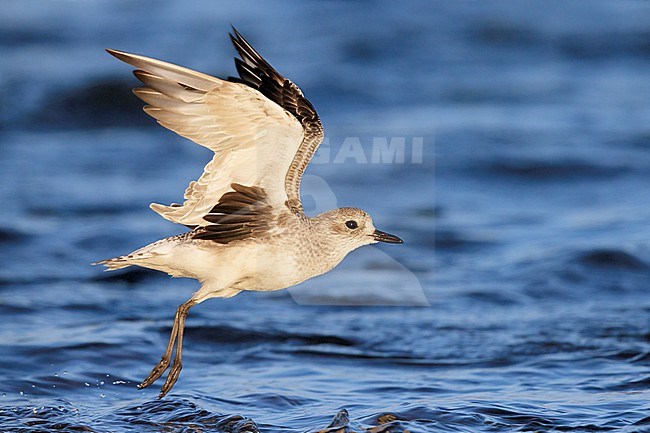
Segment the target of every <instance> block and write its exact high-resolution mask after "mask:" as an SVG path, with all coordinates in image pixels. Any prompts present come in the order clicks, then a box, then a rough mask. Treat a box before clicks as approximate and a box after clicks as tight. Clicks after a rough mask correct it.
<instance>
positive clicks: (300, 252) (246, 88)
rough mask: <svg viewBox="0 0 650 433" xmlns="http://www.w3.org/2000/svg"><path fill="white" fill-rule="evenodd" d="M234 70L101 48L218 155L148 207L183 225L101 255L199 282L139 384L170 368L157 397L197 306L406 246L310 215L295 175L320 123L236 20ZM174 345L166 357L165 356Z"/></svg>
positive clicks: (355, 225)
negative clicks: (168, 201) (383, 246)
mask: <svg viewBox="0 0 650 433" xmlns="http://www.w3.org/2000/svg"><path fill="white" fill-rule="evenodd" d="M230 38H231V40H232V42H233V44H234V46H235V48H236V50H237V52H238V53H239V56H240V58H235V65H236V67H237V72H238V75H239V77H237V78H232V77H231V78H228V79H226V80H222V79H219V78H215V77H212V76H210V75H206V74H203V73H200V72H196V71H193V70H190V69H186V68H183V67H180V66H176V65H173V64H170V63H166V62H162V61H160V60H155V59H151V58H147V57H143V56H139V55H136V54H129V53H125V52H122V51H116V50H107V51H108V53H110V54H112V55H113V56H115V57H117V58H118V59H119V60H121V61H123V62H126V63H128V64H130V65H132V66H134V67H135V68H136V70H135V71H134V74H135V76H136V77H137V78H138V79H139V80H140V81H141V82H142V83H144V85H145V86H144V87H140V88H137V89H135V90H134V93H135V94H136V95H137V96H138V97H139V98H140V99H141V100H143V101H144V102H145V103H146V104H148V105H146V106H145V107H144V111H145V112H146V113H147V114H149V115H150V116H152V117H153V118H155V119H156V120H157V121H158V123H160V124H161V125H162V126H164V127H165V128H167V129H170V130H172V131H174V132H176V133H177V134H179V135H181V136H183V137H186V138H188V139H190V140H192V141H194V142H195V143H197V144H199V145H201V146H204V147H207V148H208V149H210V150H212V151H213V152H214V157H213V158H212V160H211V161H210V162H209V163H208V164H207V165H206V166H205V169H204V171H203V174H202V175H201V177H200V178H199V179H198V180H197V181H193V182H191V183H190V184H189V186H188V187H187V190H186V191H185V196H184V199H185V201H184V203H183V204H182V205H179V204H172V205H170V206H164V205H161V204H156V203H153V204H151V209H153V210H154V211H156V212H157V213H158V214H160V215H161V216H162V217H163V218H166V219H168V220H169V221H172V222H174V223H178V224H183V225H185V226H187V227H188V228H189V229H190V231H188V232H186V233H184V234H181V235H177V236H171V237H168V238H165V239H162V240H159V241H157V242H154V243H152V244H149V245H147V246H145V247H142V248H140V249H139V250H136V251H134V252H132V253H130V254H127V255H124V256H121V257H115V258H112V259H108V260H104V261H101V262H99V264H102V265H105V266H106V267H107V268H108V269H107V270H115V269H122V268H126V267H128V266H133V265H135V266H141V267H144V268H149V269H155V270H158V271H162V272H166V273H168V274H169V275H171V276H174V277H188V278H195V279H197V280H198V281H199V282H200V283H201V288H200V289H199V290H198V291H196V293H194V295H193V296H192V297H191V298H190V299H189V300H188V301H187V302H185V303H183V304H181V305H180V306H179V307H178V309H177V311H176V316H175V318H174V324H173V327H172V331H171V336H170V338H169V343H168V345H167V350H166V351H165V353H164V355H163V357H162V359H161V360H160V362H159V363H158V364H157V365H156V366H155V367H154V368H153V370H152V371H151V373H150V374H149V376H148V377H147V378H146V379H145V380H144V381H143V382H142V383H141V384H140V385H139V388H145V387H147V386H149V385H151V384H152V383H154V382H155V381H156V380H157V379H159V378H160V377H161V376H162V375H163V373H164V372H165V371H166V370H167V369H168V368H169V367H170V362H171V369H170V371H169V373H168V375H167V379H166V381H165V383H164V385H163V386H162V389H161V391H160V397H163V396H164V395H165V394H167V393H168V392H169V391H170V390H171V389H172V387H173V386H174V384H175V383H176V381H177V380H178V376H179V374H180V371H181V367H182V350H183V330H184V327H185V319H186V317H187V314H188V312H189V310H190V308H192V307H193V306H194V305H197V304H199V303H201V302H203V301H205V300H206V299H209V298H228V297H231V296H235V295H236V294H238V293H239V292H241V291H242V290H257V291H271V290H281V289H285V288H287V287H290V286H293V285H295V284H298V283H301V282H303V281H305V280H307V279H309V278H312V277H314V276H316V275H320V274H323V273H325V272H328V271H329V270H331V269H332V268H334V267H335V266H336V265H338V264H339V263H340V262H341V260H343V258H344V257H345V256H346V255H347V254H348V253H349V252H351V251H352V250H354V249H356V248H359V247H361V246H363V245H368V244H373V243H376V242H388V243H402V240H401V239H400V238H398V237H397V236H394V235H391V234H388V233H385V232H382V231H380V230H377V229H376V228H375V226H374V225H373V223H372V219H371V218H370V215H368V214H367V213H366V212H364V211H362V210H360V209H355V208H340V209H334V210H331V211H328V212H324V213H322V214H320V215H318V216H315V217H309V216H307V215H305V213H304V212H303V207H302V203H301V201H300V179H301V177H302V174H303V172H304V171H305V168H306V167H307V164H308V163H309V160H310V159H311V157H312V155H313V154H314V152H315V151H316V149H317V148H318V146H319V145H320V143H321V141H322V139H323V127H322V125H321V121H320V119H319V117H318V115H317V114H316V111H315V110H314V107H313V106H312V104H311V103H310V102H309V101H308V100H307V99H306V98H305V97H304V95H303V93H302V92H301V91H300V89H299V88H298V87H297V86H296V85H295V84H294V83H293V82H291V81H289V80H288V79H286V78H284V77H283V76H282V75H280V74H279V73H278V72H277V71H276V70H275V69H274V68H273V67H272V66H271V65H270V64H269V63H268V62H267V61H266V60H264V59H263V58H262V56H260V55H259V54H258V53H257V51H255V50H254V49H253V47H252V46H251V45H250V44H249V43H248V42H247V41H246V39H244V37H243V36H242V35H241V34H240V33H239V32H237V30H235V29H234V28H233V33H232V34H230ZM174 347H175V348H176V351H175V355H174V360H173V362H172V361H171V357H172V352H173V351H174Z"/></svg>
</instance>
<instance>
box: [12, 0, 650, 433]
mask: <svg viewBox="0 0 650 433" xmlns="http://www.w3.org/2000/svg"><path fill="white" fill-rule="evenodd" d="M649 18H650V3H647V2H632V1H630V2H627V1H625V2H609V1H592V2H565V1H550V2H535V3H533V2H519V1H515V0H512V1H501V2H468V1H466V2H442V1H440V2H406V3H404V2H394V3H388V2H337V1H333V2H295V3H284V2H282V3H280V2H256V3H243V4H239V5H231V4H229V3H217V2H213V1H207V0H206V1H190V2H182V3H181V2H171V1H156V2H154V1H142V2H126V1H114V0H111V1H108V0H106V1H94V2H77V1H65V2H38V1H23V2H13V3H9V2H4V3H2V5H1V6H0V52H1V53H2V61H1V62H0V76H2V80H1V81H0V92H1V98H0V100H1V102H0V180H1V183H0V185H1V187H0V202H1V203H2V205H3V206H2V212H0V248H1V250H0V251H1V255H0V263H1V265H0V318H1V321H2V322H1V323H2V326H1V327H0V431H2V432H12V433H13V432H51V431H64V432H79V431H86V432H118V433H121V432H132V431H142V432H249V431H257V430H260V431H264V432H276V431H283V432H284V431H292V432H303V431H319V430H323V429H326V428H329V431H356V432H359V431H364V430H366V429H368V431H369V432H380V431H386V432H401V431H407V430H408V431H410V432H440V431H443V432H444V431H454V432H456V431H466V432H480V431H485V432H501V431H503V432H506V431H507V432H510V431H578V432H583V431H623V432H640V431H650V287H649V282H650V205H649V203H650V195H649V194H648V191H650V80H649V78H650V42H649V41H650V25H649V23H650V21H649ZM230 22H232V23H234V24H235V25H236V26H237V27H238V29H239V30H240V31H242V32H243V33H244V34H245V35H246V36H247V38H248V39H249V40H250V41H251V42H253V43H254V45H255V46H256V48H257V49H258V50H259V51H260V52H261V53H262V54H264V55H265V56H266V57H267V58H268V59H269V60H270V62H271V63H272V64H273V65H274V66H275V67H276V68H277V69H278V70H280V71H281V72H282V73H284V74H285V75H286V76H288V77H290V78H291V79H293V80H294V81H295V82H297V83H298V84H299V85H300V86H301V88H302V89H303V90H304V92H305V93H306V95H307V96H308V97H309V99H310V100H311V101H312V102H313V104H314V106H315V107H316V108H317V110H318V112H319V114H320V116H321V118H322V119H323V122H324V124H325V128H326V130H327V135H328V142H327V143H328V144H327V145H326V146H324V148H323V149H324V150H327V152H329V154H327V153H321V154H320V159H319V161H318V163H315V164H313V165H312V166H310V168H309V170H308V172H307V174H308V176H307V177H306V179H305V185H304V189H303V193H304V195H305V203H306V206H307V208H308V209H309V210H310V212H312V213H314V212H318V211H320V210H324V209H328V208H331V207H335V206H344V205H354V206H358V207H361V208H364V209H366V210H368V211H369V212H370V213H371V214H372V215H373V216H374V220H375V223H376V225H377V226H378V227H380V228H381V229H383V230H386V231H388V232H391V233H396V234H398V235H399V236H401V237H402V238H403V239H404V240H405V241H406V243H405V244H404V245H399V246H393V245H385V246H378V247H374V246H373V247H366V248H364V249H361V250H358V251H356V252H354V253H352V254H351V255H350V256H349V257H348V258H347V259H346V261H345V263H344V264H343V265H342V266H341V267H340V268H339V269H337V270H335V271H333V272H331V273H330V274H328V275H327V276H323V277H319V278H317V279H315V280H313V281H311V282H309V283H308V284H305V285H303V286H300V287H297V288H294V289H291V290H289V291H282V292H276V293H266V294H265V293H243V294H241V295H239V296H236V297H235V298H232V299H228V300H211V301H207V302H205V303H204V304H201V305H200V306H198V307H195V308H193V309H192V311H191V313H190V316H189V318H188V322H187V332H186V344H185V350H184V369H183V372H182V374H181V377H180V380H179V382H178V383H177V385H176V387H175V388H174V389H173V391H172V392H171V393H170V394H169V395H168V396H167V397H165V398H164V399H163V400H158V399H157V394H158V391H159V386H160V385H158V384H157V385H155V386H152V387H151V388H149V389H146V390H142V391H140V390H137V389H136V384H137V383H139V382H140V381H141V380H142V379H143V378H144V377H145V376H146V375H147V374H148V372H149V370H150V369H151V368H152V366H153V365H154V364H155V363H156V362H157V361H158V360H159V358H160V355H161V354H162V352H163V350H164V347H165V345H166V340H167V338H168V334H169V332H170V328H171V322H172V318H173V314H174V311H175V309H176V307H177V306H178V305H179V304H180V303H182V302H184V301H185V300H186V299H187V298H188V297H189V296H190V295H191V293H192V292H193V290H195V289H196V288H197V287H198V284H197V283H196V282H194V281H190V280H171V279H169V278H168V277H166V276H164V275H161V274H158V273H155V272H152V271H145V270H138V269H133V270H128V271H126V272H121V273H102V272H101V270H100V269H98V268H95V267H92V266H90V265H89V263H91V262H93V261H96V260H99V259H104V258H107V257H112V256H115V255H119V254H123V253H126V252H129V251H131V250H133V249H135V248H137V247H140V246H142V245H144V244H146V243H149V242H151V241H153V240H156V239H159V238H162V237H165V236H169V235H172V234H175V233H179V232H180V231H182V230H183V228H182V227H178V226H175V225H173V224H171V223H168V222H166V221H164V220H162V219H161V218H159V217H158V216H157V215H156V214H154V213H153V212H151V211H150V210H149V209H148V208H147V205H148V204H149V203H150V202H152V201H155V202H160V203H170V202H174V201H179V200H180V198H181V196H182V192H183V190H184V188H185V186H186V184H187V182H188V181H189V180H191V179H193V178H196V176H198V175H199V173H200V169H201V167H202V166H203V165H204V164H205V163H206V162H207V160H208V158H209V157H210V154H209V152H207V151H206V150H205V149H202V148H199V147H198V146H194V145H192V144H191V143H189V142H187V141H186V140H184V139H182V138H180V137H177V136H175V135H174V134H172V133H169V132H167V131H165V130H163V129H162V128H160V127H159V126H157V125H156V124H155V122H154V121H153V120H151V119H150V118H148V117H147V116H146V115H145V114H144V113H142V112H141V104H140V102H139V101H138V100H137V99H136V98H135V97H134V96H133V95H132V94H131V93H130V88H131V87H134V86H135V85H136V80H135V79H134V78H133V77H132V76H131V75H130V70H129V68H128V67H126V66H124V65H122V64H120V63H119V62H117V61H115V60H114V59H113V58H111V57H110V56H108V55H107V54H106V53H105V52H104V51H103V49H104V48H106V47H111V48H117V49H122V50H127V51H134V52H138V53H143V54H147V55H150V56H154V57H158V58H163V59H166V60H169V61H173V62H176V63H180V64H183V65H187V66H190V67H193V68H196V69H199V70H203V71H206V72H209V73H214V74H218V75H220V76H227V75H230V74H234V73H235V69H234V65H233V63H232V57H233V54H234V52H233V49H232V48H231V47H230V45H229V41H228V39H227V32H228V31H229V23H230ZM400 137H401V138H402V139H403V140H404V143H405V152H406V155H404V156H405V161H404V163H397V159H393V160H391V159H390V158H387V160H381V161H380V162H381V163H372V152H373V146H376V144H373V142H377V143H378V142H379V141H381V140H382V139H384V140H387V139H394V140H395V139H399V138H400ZM346 140H347V141H346ZM396 142H397V141H395V143H396ZM418 142H421V143H422V153H421V158H420V159H418V154H417V143H418ZM355 143H358V146H360V149H361V150H362V152H361V153H359V152H358V150H359V148H356V151H355V152H352V153H351V154H350V153H345V152H346V149H347V150H349V149H351V148H352V147H350V146H357V144H355ZM414 143H416V144H414ZM414 146H415V147H414ZM353 150H354V149H353ZM342 151H343V152H344V153H343V154H342V153H341V152H342ZM341 155H342V156H341ZM346 155H347V157H345V156H346ZM337 156H339V160H336V157H337ZM364 159H365V160H366V161H368V162H367V163H363V160H364Z"/></svg>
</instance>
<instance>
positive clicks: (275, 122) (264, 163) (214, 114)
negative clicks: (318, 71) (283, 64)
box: [107, 33, 322, 226]
mask: <svg viewBox="0 0 650 433" xmlns="http://www.w3.org/2000/svg"><path fill="white" fill-rule="evenodd" d="M237 35H238V37H241V35H239V34H238V33H237ZM242 41H243V38H242ZM243 42H245V41H243ZM246 45H247V46H248V44H246ZM251 50H252V48H251ZM107 51H108V52H109V53H110V54H112V55H113V56H115V57H117V58H118V59H120V60H122V61H124V62H126V63H129V64H130V65H132V66H134V67H136V68H137V70H136V71H134V74H135V76H136V77H137V78H138V79H139V80H140V81H142V82H143V83H144V84H145V85H146V87H143V88H139V89H135V90H134V93H135V94H136V95H137V96H138V97H139V98H140V99H142V100H143V101H144V102H146V103H147V104H148V105H147V106H146V107H145V111H146V112H147V114H149V115H150V116H152V117H154V118H155V119H157V120H158V123H160V124H161V125H162V126H164V127H165V128H167V129H170V130H172V131H174V132H176V133H177V134H179V135H181V136H183V137H186V138H189V139H190V140H192V141H194V142H196V143H197V144H200V145H202V146H205V147H207V148H209V149H211V150H212V151H213V152H214V153H215V156H214V157H213V159H212V161H210V162H209V163H208V164H207V165H206V166H205V169H204V172H203V175H202V176H201V177H200V178H199V179H198V181H193V182H191V183H190V185H189V186H188V187H187V190H186V191H185V196H184V198H185V201H184V203H183V204H182V205H180V206H179V205H172V206H163V205H160V204H155V203H153V204H152V205H151V208H152V209H153V210H154V211H156V212H158V213H159V214H160V215H162V216H163V217H164V218H166V219H168V220H170V221H173V222H176V223H180V224H185V225H188V226H206V225H209V223H208V222H207V221H206V220H205V219H204V217H205V216H206V215H207V214H208V213H209V212H210V211H211V210H212V209H213V208H214V207H215V205H216V204H218V203H219V202H220V200H221V199H222V197H224V194H227V193H229V192H233V186H232V185H233V184H238V185H241V186H249V187H257V188H261V189H262V190H263V191H264V192H265V203H266V204H267V205H269V206H271V208H272V209H274V212H275V213H278V212H284V210H286V209H287V207H288V208H289V209H290V210H291V211H292V212H294V213H298V212H301V211H302V207H301V205H300V200H299V195H298V189H299V184H300V175H301V174H302V171H304V167H303V168H302V170H300V173H298V171H299V170H298V168H295V167H302V165H303V163H302V162H301V161H302V159H303V158H304V157H299V156H298V155H305V154H306V153H309V152H310V151H309V150H307V149H306V148H305V145H307V146H308V147H309V146H311V144H310V143H311V141H313V136H314V134H311V133H310V134H307V129H305V126H304V125H305V124H308V125H312V124H313V123H309V122H307V123H301V122H302V120H301V118H299V117H297V115H296V114H294V113H292V112H291V111H289V110H288V109H287V108H285V106H287V105H286V104H285V106H283V105H281V104H280V103H278V102H276V101H275V100H272V99H269V98H268V97H266V95H265V94H264V90H258V89H256V88H255V87H254V86H251V85H250V84H249V83H248V82H247V81H246V79H245V78H241V79H239V80H238V82H233V81H225V80H221V79H219V78H215V77H212V76H210V75H206V74H203V73H200V72H196V71H192V70H190V69H187V68H183V67H180V66H176V65H173V64H170V63H166V62H162V61H159V60H155V59H151V58H147V57H143V56H139V55H135V54H129V53H125V52H120V51H115V50H107ZM253 53H255V52H254V51H253ZM255 55H257V57H259V55H258V54H257V53H255ZM242 56H243V55H242ZM259 59H261V57H259ZM262 61H263V62H264V64H265V65H268V63H266V62H265V61H264V60H263V59H262ZM240 62H241V61H240ZM239 68H240V67H238V69H239ZM268 68H270V66H268ZM269 70H273V69H272V68H270V69H269ZM240 72H241V71H240ZM275 74H276V75H277V77H280V75H279V74H277V72H275ZM285 82H288V83H290V85H291V86H293V88H294V90H293V93H294V94H295V95H297V96H295V98H294V99H291V98H289V97H288V96H287V98H285V99H283V100H281V101H280V102H281V103H285V102H286V101H291V100H294V101H296V103H295V107H296V109H297V107H298V106H303V105H304V102H299V101H301V100H303V101H306V99H304V97H303V96H302V93H301V92H300V90H299V89H298V88H297V87H296V86H295V85H293V83H291V82H289V81H288V80H285ZM296 91H297V93H296ZM287 95H289V93H287ZM306 103H307V104H308V105H305V106H308V107H311V104H309V102H306ZM311 110H312V111H313V108H311ZM293 111H296V110H293ZM296 113H297V111H296ZM314 116H316V114H315V113H314ZM315 119H316V121H317V124H318V127H319V130H320V131H322V128H320V122H318V120H317V119H318V118H317V116H316V117H315ZM320 134H321V135H320V136H321V137H322V132H321V133H320ZM308 136H309V137H310V140H308V138H307V137H308ZM319 142H320V139H319ZM317 145H318V143H317V144H316V145H315V146H314V151H315V148H316V147H317ZM312 154H313V151H311V153H310V154H309V158H311V155H312ZM307 163H308V159H307V161H306V162H304V166H305V167H306V165H307ZM292 173H293V174H292ZM289 179H291V180H290V181H289ZM294 185H295V186H294Z"/></svg>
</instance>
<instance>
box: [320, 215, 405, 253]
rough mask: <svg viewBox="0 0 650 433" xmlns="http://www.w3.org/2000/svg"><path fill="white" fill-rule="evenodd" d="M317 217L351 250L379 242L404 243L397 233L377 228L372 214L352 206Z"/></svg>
mask: <svg viewBox="0 0 650 433" xmlns="http://www.w3.org/2000/svg"><path fill="white" fill-rule="evenodd" d="M317 219H319V220H321V221H322V223H321V224H322V225H323V226H324V230H325V231H327V232H328V233H331V235H333V236H334V237H335V239H336V240H337V242H340V244H341V245H346V246H348V247H349V250H350V251H352V250H354V249H356V248H359V247H362V246H364V245H369V244H376V243H377V242H386V243H389V244H402V243H404V241H402V240H401V239H400V238H398V237H397V236H395V235H391V234H388V233H385V232H382V231H381V230H377V229H376V228H375V226H374V225H373V223H372V218H371V217H370V215H368V213H366V212H364V211H362V210H361V209H356V208H352V207H343V208H339V209H334V210H331V211H328V212H325V213H323V214H320V215H319V216H318V217H317Z"/></svg>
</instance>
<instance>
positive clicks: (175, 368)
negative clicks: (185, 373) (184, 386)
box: [158, 360, 183, 398]
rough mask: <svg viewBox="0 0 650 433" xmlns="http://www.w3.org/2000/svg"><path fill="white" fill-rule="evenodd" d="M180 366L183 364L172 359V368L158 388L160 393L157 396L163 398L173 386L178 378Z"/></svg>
mask: <svg viewBox="0 0 650 433" xmlns="http://www.w3.org/2000/svg"><path fill="white" fill-rule="evenodd" d="M182 368H183V365H182V364H181V363H180V362H177V361H176V360H174V363H173V364H172V368H171V369H170V370H169V374H168V375H167V379H166V380H165V384H164V385H163V386H162V388H161V389H160V395H158V398H163V397H164V396H165V395H167V393H168V392H169V391H171V389H172V388H173V387H174V384H175V383H176V381H177V380H178V376H179V375H180V374H181V369H182Z"/></svg>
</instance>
